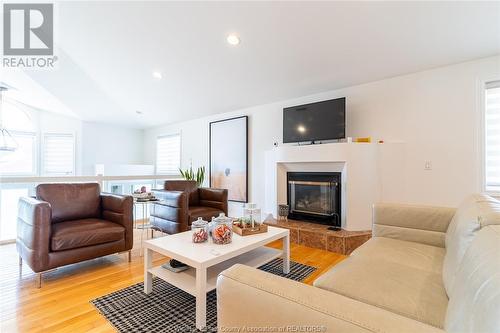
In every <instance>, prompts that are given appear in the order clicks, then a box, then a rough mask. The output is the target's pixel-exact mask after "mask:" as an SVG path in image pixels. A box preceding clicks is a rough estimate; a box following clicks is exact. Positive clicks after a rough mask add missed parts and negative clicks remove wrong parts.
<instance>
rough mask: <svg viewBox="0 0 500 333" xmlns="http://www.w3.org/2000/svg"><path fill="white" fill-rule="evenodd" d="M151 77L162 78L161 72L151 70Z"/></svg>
mask: <svg viewBox="0 0 500 333" xmlns="http://www.w3.org/2000/svg"><path fill="white" fill-rule="evenodd" d="M153 77H154V78H155V79H158V80H161V78H162V77H163V76H162V75H161V73H160V72H153Z"/></svg>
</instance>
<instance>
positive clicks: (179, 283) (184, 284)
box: [148, 247, 283, 296]
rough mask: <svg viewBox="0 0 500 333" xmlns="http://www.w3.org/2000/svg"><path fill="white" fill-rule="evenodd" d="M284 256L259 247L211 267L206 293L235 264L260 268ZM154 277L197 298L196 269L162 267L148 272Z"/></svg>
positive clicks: (270, 249)
mask: <svg viewBox="0 0 500 333" xmlns="http://www.w3.org/2000/svg"><path fill="white" fill-rule="evenodd" d="M282 255H283V251H281V250H277V249H273V248H269V247H259V248H257V249H255V250H252V251H250V252H246V253H243V254H241V255H239V256H237V257H234V258H231V259H229V260H226V261H223V262H221V263H219V264H217V265H215V266H211V267H209V268H208V269H207V284H206V292H209V291H212V290H214V289H215V286H216V283H217V276H218V275H219V273H220V272H222V271H223V270H226V269H228V268H229V267H231V266H233V265H234V264H243V265H247V266H251V267H259V266H262V265H264V264H266V263H268V262H270V261H271V260H273V259H276V258H279V257H281V256H282ZM148 271H149V272H150V273H151V274H153V275H154V276H157V277H159V278H160V279H162V280H165V281H166V282H168V283H170V284H172V285H174V286H176V287H177V288H179V289H181V290H184V291H185V292H187V293H189V294H191V295H193V296H196V269H194V268H192V267H190V268H189V269H187V270H185V271H182V272H179V273H174V272H171V271H169V270H167V269H165V268H162V267H161V266H156V267H153V268H151V269H149V270H148Z"/></svg>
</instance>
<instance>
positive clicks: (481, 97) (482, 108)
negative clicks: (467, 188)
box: [477, 77, 500, 197]
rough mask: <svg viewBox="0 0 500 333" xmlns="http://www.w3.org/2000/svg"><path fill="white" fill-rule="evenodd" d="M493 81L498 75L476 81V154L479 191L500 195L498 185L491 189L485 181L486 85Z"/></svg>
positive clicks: (497, 78) (498, 79)
mask: <svg viewBox="0 0 500 333" xmlns="http://www.w3.org/2000/svg"><path fill="white" fill-rule="evenodd" d="M495 81H500V77H494V78H489V79H487V80H480V81H479V83H478V87H479V88H478V90H479V92H478V95H477V96H478V103H477V105H478V109H479V112H478V113H479V115H480V117H479V121H478V128H479V131H478V132H479V139H478V142H479V147H478V150H477V151H478V154H479V166H480V171H479V180H480V184H479V186H480V189H481V192H484V193H486V194H490V195H492V196H495V197H500V186H499V188H498V189H493V188H491V187H488V185H487V183H486V140H487V137H486V136H487V133H486V86H487V84H488V83H490V82H495Z"/></svg>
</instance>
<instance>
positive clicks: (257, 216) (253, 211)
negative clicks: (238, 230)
mask: <svg viewBox="0 0 500 333" xmlns="http://www.w3.org/2000/svg"><path fill="white" fill-rule="evenodd" d="M243 221H245V227H246V228H259V227H260V225H261V224H262V217H261V213H260V208H257V205H256V204H254V203H247V204H246V205H245V208H243Z"/></svg>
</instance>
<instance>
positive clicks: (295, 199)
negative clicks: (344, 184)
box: [287, 172, 342, 230]
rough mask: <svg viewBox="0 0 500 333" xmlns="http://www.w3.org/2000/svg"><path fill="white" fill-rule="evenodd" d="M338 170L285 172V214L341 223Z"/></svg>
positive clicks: (339, 225)
mask: <svg viewBox="0 0 500 333" xmlns="http://www.w3.org/2000/svg"><path fill="white" fill-rule="evenodd" d="M341 176H342V174H341V173H340V172H287V183H288V191H287V203H288V206H289V207H290V213H289V215H288V217H289V218H290V219H294V220H308V221H311V222H316V223H321V224H327V225H330V226H331V228H330V229H333V230H339V229H340V227H341V220H340V216H341V209H340V208H341V205H340V196H341V192H340V183H341Z"/></svg>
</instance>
